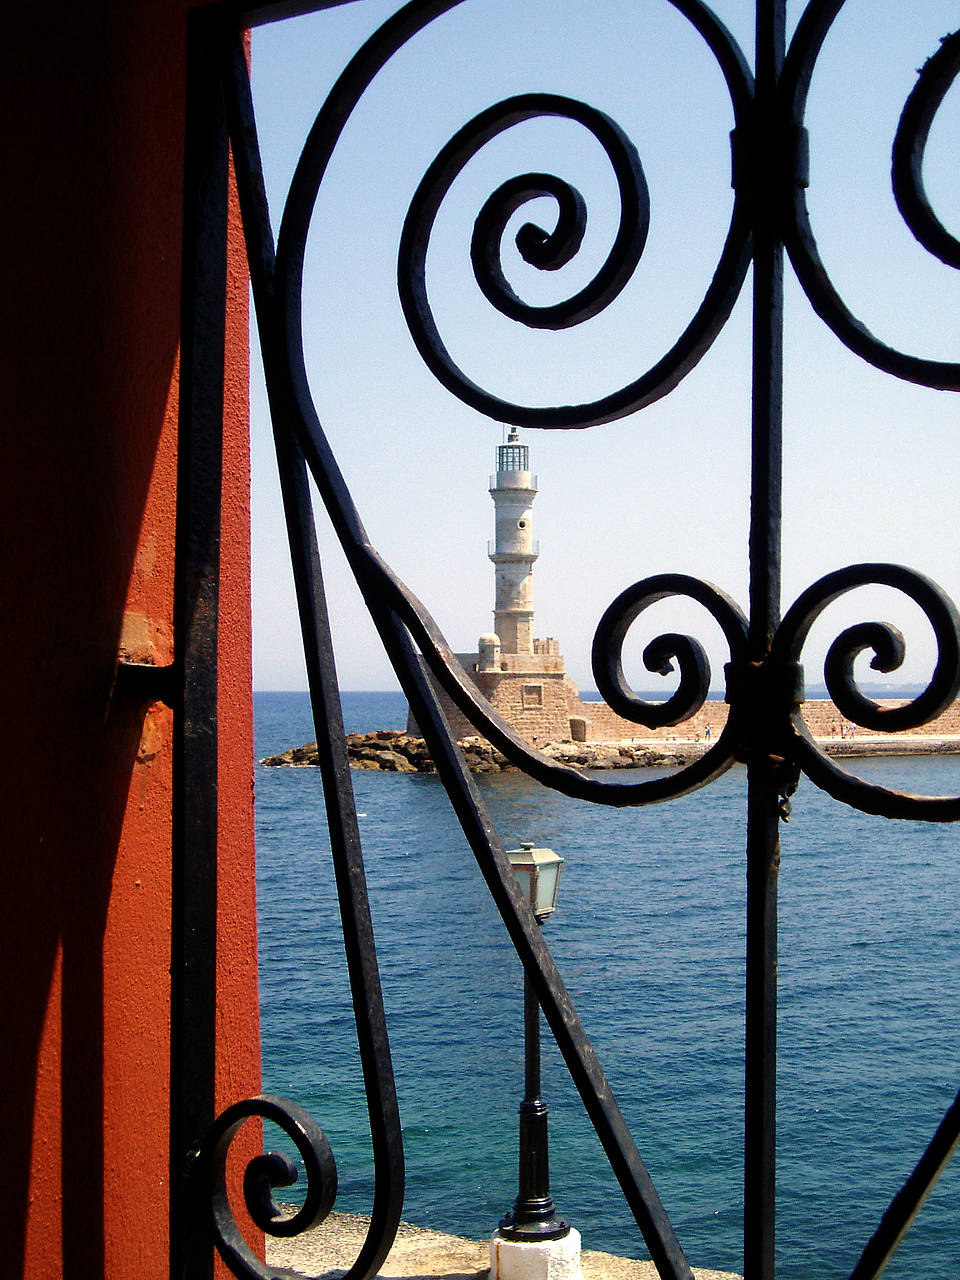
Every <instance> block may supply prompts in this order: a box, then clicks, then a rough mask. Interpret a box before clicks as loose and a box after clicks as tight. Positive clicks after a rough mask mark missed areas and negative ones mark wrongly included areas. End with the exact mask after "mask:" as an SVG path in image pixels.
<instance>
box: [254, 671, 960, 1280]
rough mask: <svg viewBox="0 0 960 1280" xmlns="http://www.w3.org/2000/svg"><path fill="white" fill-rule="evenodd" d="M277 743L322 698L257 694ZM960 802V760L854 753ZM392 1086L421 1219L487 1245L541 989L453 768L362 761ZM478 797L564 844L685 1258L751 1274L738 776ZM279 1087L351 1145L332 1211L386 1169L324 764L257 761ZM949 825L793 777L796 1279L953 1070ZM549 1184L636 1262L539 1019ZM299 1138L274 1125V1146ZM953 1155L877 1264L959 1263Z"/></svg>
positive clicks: (609, 1066)
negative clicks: (362, 1043)
mask: <svg viewBox="0 0 960 1280" xmlns="http://www.w3.org/2000/svg"><path fill="white" fill-rule="evenodd" d="M343 705H344V715H345V721H346V727H347V729H348V730H357V731H361V730H363V731H365V730H371V729H375V728H391V727H394V728H400V727H402V726H403V723H404V719H405V704H404V702H403V699H402V697H401V696H400V695H398V694H344V695H343ZM255 712H256V752H257V756H258V758H260V757H262V756H263V755H266V754H269V753H270V752H273V751H279V750H282V749H284V748H286V747H289V746H293V745H298V744H299V743H301V742H304V741H308V740H310V739H311V738H313V737H314V733H313V729H312V725H311V720H310V712H309V703H308V700H307V697H306V695H305V694H258V695H256V698H255ZM858 768H859V770H860V772H861V774H862V775H863V776H869V778H870V779H871V780H873V781H882V782H884V783H887V784H890V785H895V786H899V787H903V788H905V789H908V790H915V791H924V792H931V793H947V794H950V793H956V792H957V791H960V758H957V757H953V758H950V757H940V758H938V757H925V758H913V759H903V760H898V761H875V760H874V761H864V762H860V763H859V765H858ZM352 777H353V783H354V788H355V792H356V797H357V807H358V810H359V811H360V813H361V815H362V816H361V818H360V829H361V835H362V838H363V842H364V857H365V862H366V869H367V878H368V882H369V891H370V900H371V907H372V912H373V920H374V928H375V932H376V938H377V946H378V953H379V959H380V967H381V976H382V981H383V987H384V998H385V1002H386V1009H387V1018H388V1025H389V1031H390V1036H391V1048H392V1053H393V1058H394V1068H395V1071H396V1076H397V1084H398V1091H399V1098H400V1108H401V1118H402V1122H403V1129H404V1143H405V1150H406V1160H407V1195H406V1203H405V1210H404V1217H405V1218H406V1219H407V1220H408V1221H411V1222H415V1223H417V1224H419V1225H421V1226H427V1227H432V1228H435V1229H440V1230H447V1231H452V1232H456V1233H458V1234H463V1235H467V1236H472V1237H474V1238H477V1239H482V1238H483V1237H485V1236H486V1235H487V1234H489V1232H490V1231H491V1230H492V1229H493V1227H494V1226H495V1225H496V1223H497V1221H498V1219H499V1218H500V1217H501V1216H502V1214H503V1213H504V1212H505V1211H506V1210H507V1209H508V1208H509V1207H510V1206H511V1204H512V1201H513V1198H514V1196H515V1194H516V1107H517V1103H518V1101H519V1098H520V1095H521V1092H522V1080H523V1071H522V1034H521V1009H522V979H521V974H520V966H519V962H518V961H517V959H516V957H515V955H514V953H513V950H512V948H511V946H510V944H509V942H508V940H507V938H506V935H505V932H504V929H503V926H502V924H501V923H500V920H499V917H498V916H497V914H496V911H495V910H494V908H493V906H492V904H491V902H490V900H489V898H488V896H487V893H486V890H485V887H484V885H483V883H482V880H481V878H480V875H479V872H478V871H477V868H476V865H475V863H474V861H473V858H472V855H471V853H470V851H469V849H468V848H467V845H466V842H465V840H464V838H463V835H462V833H461V832H460V830H459V827H458V826H457V823H456V820H455V818H454V817H453V814H452V812H451V810H450V806H449V803H448V801H447V800H446V797H445V793H444V791H443V788H442V786H441V785H440V783H439V782H438V780H437V779H436V778H434V777H426V776H420V775H409V774H378V773H354V774H353V775H352ZM479 781H480V787H481V790H482V792H483V796H484V799H485V801H486V803H487V805H488V806H489V809H490V811H491V814H492V815H493V818H494V820H495V822H496V824H497V826H498V829H499V830H500V832H501V834H502V836H503V837H504V838H505V840H506V841H507V843H508V844H512V843H513V842H514V841H516V840H519V839H533V840H535V841H536V842H537V843H538V844H544V845H549V846H550V847H551V848H554V849H556V850H557V851H558V852H559V853H561V854H562V855H563V857H564V858H565V864H564V869H563V883H562V891H561V897H560V902H559V906H558V910H557V912H556V914H555V916H553V917H552V918H551V919H550V920H549V921H548V922H547V924H546V926H545V928H546V932H547V936H548V940H549V942H550V945H551V948H552V949H553V952H554V955H555V957H556V959H557V962H558V964H559V967H560V971H561V973H562V974H563V976H564V980H565V981H566V983H567V986H568V987H569V989H570V990H571V992H572V995H573V998H574V1002H575V1004H576V1005H577V1008H578V1011H579V1013H580V1016H581V1018H582V1020H583V1022H584V1024H585V1026H586V1029H587V1032H588V1034H589V1035H590V1038H591V1040H592V1042H593V1044H594V1047H595V1048H596V1049H597V1052H598V1054H599V1057H600V1059H601V1062H602V1063H603V1065H604V1069H605V1071H606V1073H607V1076H608V1079H609V1080H610V1082H611V1085H612V1088H613V1092H614V1095H615V1097H616V1098H617V1101H618V1103H619V1105H620V1108H621V1110H622V1111H623V1113H624V1115H625V1117H626V1119H627V1122H628V1124H629V1125H630V1127H631V1130H632V1132H633V1134H634V1137H635V1139H636V1141H637V1144H638V1146H639V1148H640V1151H641V1154H642V1156H643V1158H644V1161H645V1162H646V1164H647V1167H648V1169H649V1170H650V1172H651V1174H652V1176H653V1179H654V1182H655V1184H656V1186H657V1188H658V1190H659V1192H660V1195H661V1198H662V1199H663V1201H664V1203H665V1206H666V1208H667V1211H668V1212H669V1214H670V1216H671V1218H672V1220H673V1223H674V1226H675V1228H676V1230H677V1233H678V1235H679V1237H680V1241H681V1244H682V1245H683V1247H684V1249H685V1251H686V1253H687V1256H688V1258H689V1259H690V1260H691V1262H692V1263H693V1265H694V1266H698V1265H699V1266H712V1267H718V1268H722V1269H727V1270H733V1271H737V1270H740V1269H741V1267H742V1186H741V1184H742V1124H743V1106H742V1093H743V1064H742V1058H743V1046H742V1039H743V971H744V922H743V914H744V857H743V847H744V831H743V826H744V822H743V817H744V808H745V780H744V774H743V771H742V770H740V769H734V770H731V771H730V772H729V773H727V774H726V775H724V777H723V778H721V779H720V780H719V781H718V782H716V783H714V784H713V785H712V786H710V787H707V788H706V789H705V790H703V791H701V792H698V793H697V794H696V795H694V796H690V797H686V798H684V799H681V800H675V801H672V802H669V803H667V804H666V805H657V806H653V807H651V808H646V809H641V810H635V811H634V810H629V811H616V810H607V809H602V808H597V807H595V806H590V805H586V804H583V803H581V802H578V801H575V800H570V799H567V798H566V797H563V796H558V795H556V794H554V793H552V792H549V791H546V790H544V789H543V788H541V787H539V786H538V785H537V784H536V783H533V782H531V781H530V780H529V779H526V778H523V777H521V776H519V775H517V774H502V775H493V776H485V777H482V778H481V779H480V780H479ZM256 788H257V861H258V873H257V874H258V899H259V938H260V990H261V1019H262V1049H263V1075H264V1088H265V1090H266V1091H269V1092H276V1093H280V1094H283V1095H285V1096H288V1097H291V1098H294V1099H295V1100H296V1101H298V1102H300V1103H301V1104H302V1105H303V1106H305V1107H306V1108H307V1109H308V1110H309V1111H310V1113H311V1114H312V1115H313V1117H314V1118H315V1119H316V1121H317V1122H318V1123H319V1124H320V1125H321V1126H322V1127H323V1129H324V1130H325V1132H326V1133H327V1135H328V1137H329V1139H330V1141H331V1145H332V1147H333V1150H334V1153H335V1155H336V1158H337V1165H338V1171H339V1175H340V1188H341V1190H340V1193H339V1195H338V1200H337V1207H338V1208H340V1209H344V1210H349V1211H354V1212H365V1211H369V1207H370V1190H371V1180H372V1174H371V1164H370V1148H369V1138H368V1136H367V1133H366V1130H365V1109H364V1101H363V1092H362V1087H361V1084H360V1081H359V1073H358V1067H357V1059H356V1041H355V1034H354V1030H353V1015H352V1009H351V1005H350V999H349V993H348V989H347V983H346V975H345V966H344V962H343V948H342V942H341V939H340V933H339V920H338V915H337V909H336V900H335V895H334V890H333V883H332V873H331V868H330V859H329V847H328V844H327V841H326V835H325V825H324V816H323V802H322V796H321V791H320V783H319V775H318V773H317V771H316V770H313V769H266V768H259V767H258V769H257V775H256ZM958 852H960V830H955V829H953V828H951V827H949V826H939V825H935V824H930V825H927V824H921V823H901V822H897V823H894V822H886V821H883V820H881V819H876V818H871V817H869V816H866V815H863V814H859V813H857V812H855V811H853V810H850V809H847V808H845V807H844V806H842V805H839V804H837V803H836V802H834V801H832V800H830V799H829V797H827V796H825V795H823V794H822V793H821V792H819V791H817V789H816V788H815V787H814V786H813V785H812V784H811V783H810V782H809V781H806V780H804V781H803V782H802V783H801V787H800V790H799V792H798V794H797V796H796V797H795V800H794V806H793V816H792V819H791V821H790V823H789V825H788V826H786V827H785V828H784V830H783V838H782V869H781V878H780V895H781V898H780V901H781V909H780V964H779V984H780V1015H779V1029H778V1036H779V1103H778V1138H777V1145H778V1192H779V1202H778V1219H777V1220H778V1276H779V1277H781V1278H782V1280H827V1277H831V1278H832V1277H840V1276H846V1275H849V1273H850V1270H851V1269H852V1267H853V1265H854V1263H855V1262H856V1260H857V1257H858V1256H859V1252H860V1249H861V1248H862V1246H863V1244H864V1243H865V1241H866V1239H867V1238H868V1237H869V1235H870V1233H871V1232H872V1231H873V1229H874V1228H875V1226H876V1223H877V1221H878V1219H879V1216H880V1214H881V1213H882V1211H883V1209H884V1208H885V1207H886V1205H887V1203H888V1202H889V1200H890V1197H891V1196H892V1195H893V1193H894V1192H895V1191H896V1190H897V1189H898V1187H899V1186H900V1184H901V1182H902V1181H903V1179H904V1177H905V1176H906V1174H907V1173H908V1172H909V1171H910V1169H911V1168H912V1167H913V1164H914V1163H915V1161H916V1159H917V1158H918V1156H919V1155H920V1153H921V1151H922V1150H923V1147H924V1146H925V1145H926V1143H927V1141H929V1138H930V1136H931V1135H932V1133H933V1131H934V1129H935V1127H936V1125H937V1123H938V1122H939V1120H940V1118H941V1116H942V1115H943V1112H944V1111H945V1109H946V1107H947V1106H948V1105H949V1104H950V1102H951V1101H952V1100H953V1097H954V1095H955V1093H956V1091H957V1088H958V1086H960V1072H958V1054H957V1049H958V1043H960V966H958V964H957V951H958V940H960V859H958V856H957V855H958ZM544 1093H545V1096H546V1099H547V1102H548V1104H549V1107H550V1143H551V1184H552V1190H553V1194H554V1198H555V1200H556V1202H557V1206H558V1209H559V1210H560V1211H561V1212H563V1213H564V1214H566V1215H568V1216H569V1217H570V1219H571V1221H572V1222H573V1223H574V1225H575V1226H577V1227H578V1229H579V1230H580V1231H581V1233H582V1235H583V1240H584V1247H586V1248H594V1249H604V1250H608V1251H611V1252H615V1253H619V1254H622V1255H625V1256H636V1257H644V1256H646V1251H645V1249H644V1246H643V1242H642V1239H641V1237H640V1234H639V1231H638V1230H637V1228H636V1225H635V1224H634V1223H633V1220H632V1218H631V1217H630V1214H629V1212H628V1210H627V1209H626V1207H625V1205H624V1204H623V1202H622V1199H621V1197H620V1194H619V1190H618V1187H617V1184H616V1182H615V1179H614V1178H613V1175H612V1174H611V1173H610V1171H609V1168H608V1166H607V1163H606V1160H605V1157H604V1155H603V1153H602V1151H601V1149H600V1146H599V1143H598V1141H597V1139H596V1138H595V1136H594V1135H593V1132H592V1129H591V1128H590V1125H589V1122H588V1121H587V1120H586V1119H585V1117H584V1116H583V1113H582V1109H581V1107H580V1104H579V1099H578V1097H577V1095H576V1092H575V1090H574V1089H573V1087H572V1085H571V1084H570V1082H569V1079H568V1077H567V1075H566V1070H565V1067H564V1065H563V1063H562V1061H561V1059H560V1058H559V1055H558V1054H557V1052H556V1050H555V1047H554V1046H553V1045H552V1042H550V1041H549V1036H548V1035H547V1036H545V1043H544ZM275 1145H282V1144H275ZM958 1193H960V1162H957V1163H956V1164H955V1165H953V1166H950V1167H948V1169H947V1171H946V1173H945V1174H944V1176H943V1177H942V1178H941V1180H940V1182H939V1184H938V1186H937V1187H936V1188H935V1190H934V1192H933V1194H932V1195H931V1197H930V1199H929V1200H928V1201H927V1203H926V1205H925V1206H924V1208H923V1210H922V1212H921V1214H920V1216H919V1217H918V1219H917V1221H916V1223H915V1224H914V1226H913V1228H912V1229H911V1231H910V1232H909V1233H908V1235H907V1237H906V1239H905V1241H904V1243H903V1245H902V1246H901V1249H900V1251H899V1253H898V1254H897V1255H896V1257H895V1258H894V1260H893V1262H892V1263H891V1265H890V1267H889V1269H888V1271H887V1272H886V1275H887V1276H889V1277H892V1278H893V1280H906V1278H907V1277H909V1278H910V1280H934V1277H937V1278H938V1280H939V1278H940V1277H943V1276H944V1275H947V1274H955V1273H956V1271H957V1268H958V1264H960V1202H958V1201H960V1194H958Z"/></svg>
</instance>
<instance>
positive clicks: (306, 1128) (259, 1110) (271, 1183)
mask: <svg viewBox="0 0 960 1280" xmlns="http://www.w3.org/2000/svg"><path fill="white" fill-rule="evenodd" d="M254 1116H259V1117H260V1118H261V1119H262V1120H269V1121H271V1122H272V1123H273V1124H275V1125H277V1126H278V1128H280V1129H282V1130H283V1132H284V1133H285V1134H287V1136H288V1137H289V1138H291V1139H292V1140H293V1142H294V1144H295V1145H296V1148H297V1150H298V1151H299V1152H300V1156H301V1158H302V1160H303V1163H304V1168H305V1170H306V1175H307V1192H306V1198H305V1200H304V1203H303V1205H302V1207H301V1208H300V1209H298V1210H297V1212H296V1213H295V1214H293V1215H292V1216H291V1217H289V1218H286V1217H284V1216H283V1211H282V1210H281V1209H280V1207H279V1206H278V1205H277V1204H276V1202H275V1201H274V1199H273V1191H274V1190H275V1189H276V1188H277V1187H288V1186H290V1185H292V1184H293V1183H294V1182H295V1181H296V1180H297V1169H296V1166H295V1165H294V1164H293V1162H292V1161H291V1160H290V1159H289V1158H288V1157H287V1156H285V1155H282V1154H280V1153H278V1152H268V1153H266V1154H264V1155H261V1156H255V1157H254V1158H253V1159H252V1160H251V1161H250V1162H249V1163H248V1165H247V1167H246V1169H245V1171H244V1177H243V1192H244V1201H245V1203H246V1207H247V1212H248V1213H249V1214H250V1217H251V1218H252V1219H253V1221H254V1223H255V1224H256V1225H257V1226H258V1227H259V1228H260V1229H261V1231H265V1232H266V1233H267V1234H268V1235H271V1236H278V1237H281V1236H282V1237H290V1236H295V1235H300V1234H301V1233H302V1232H304V1231H309V1230H310V1229H311V1228H312V1227H315V1226H317V1225H318V1224H319V1223H321V1222H323V1220H324V1218H326V1217H327V1215H328V1214H329V1212H330V1210H331V1209H332V1208H333V1202H334V1200H335V1199H336V1195H337V1166H336V1162H335V1161H334V1158H333V1153H332V1151H331V1150H330V1144H329V1143H328V1142H327V1139H326V1135H325V1134H324V1132H323V1130H322V1129H321V1128H320V1127H319V1126H318V1125H316V1124H315V1123H314V1121H313V1120H312V1119H311V1118H310V1116H309V1115H308V1114H307V1113H306V1111H304V1110H303V1108H302V1107H299V1106H298V1105H297V1104H296V1103H295V1102H289V1101H288V1100H287V1099H286V1098H278V1097H274V1096H271V1095H264V1096H261V1097H258V1098H247V1099H245V1100H244V1101H243V1102H237V1103H234V1105H233V1106H230V1107H227V1109H226V1110H225V1111H224V1112H223V1113H222V1114H221V1115H220V1116H218V1117H217V1119H216V1120H215V1121H214V1123H213V1124H212V1125H211V1127H210V1130H209V1131H208V1133H207V1134H206V1136H205V1138H204V1140H203V1143H202V1145H201V1148H200V1151H199V1153H198V1156H197V1162H196V1175H197V1177H198V1179H200V1180H202V1183H203V1186H204V1191H205V1193H206V1194H207V1195H208V1196H209V1198H210V1203H211V1206H212V1211H213V1234H214V1240H215V1243H216V1246H217V1249H218V1251H219V1253H220V1256H221V1257H222V1258H223V1260H224V1262H225V1263H226V1264H227V1266H228V1267H229V1268H230V1270H231V1271H232V1272H233V1273H234V1275H237V1276H244V1277H249V1280H272V1278H273V1277H275V1276H276V1274H277V1273H276V1272H275V1271H274V1270H273V1269H272V1268H270V1267H267V1266H265V1265H264V1264H263V1263H262V1262H261V1261H260V1260H259V1258H257V1257H256V1255H255V1254H254V1253H253V1251H252V1250H251V1249H250V1246H249V1245H248V1244H247V1242H246V1240H245V1239H244V1237H243V1233H242V1232H241V1231H240V1228H239V1227H238V1225H237V1221H236V1218H235V1217H234V1215H233V1209H232V1207H231V1205H230V1197H229V1195H228V1194H227V1177H226V1168H227V1155H228V1153H229V1150H230V1144H231V1143H232V1142H233V1139H234V1137H235V1136H236V1134H237V1133H238V1132H239V1130H240V1129H241V1128H242V1127H243V1125H244V1124H245V1123H246V1122H247V1121H248V1120H250V1119H251V1118H252V1117H254Z"/></svg>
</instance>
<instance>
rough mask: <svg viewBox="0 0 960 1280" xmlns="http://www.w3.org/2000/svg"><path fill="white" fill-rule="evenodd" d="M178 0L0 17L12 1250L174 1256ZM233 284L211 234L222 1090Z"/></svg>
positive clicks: (252, 956) (235, 1021)
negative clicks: (135, 663) (155, 689)
mask: <svg viewBox="0 0 960 1280" xmlns="http://www.w3.org/2000/svg"><path fill="white" fill-rule="evenodd" d="M187 8H188V5H187V3H186V0H153V2H150V0H144V2H143V3H138V4H124V5H117V4H113V3H109V2H108V0H100V2H97V3H85V4H82V5H75V4H71V5H67V4H65V3H54V4H45V5H17V6H13V7H11V10H10V12H9V13H8V14H7V15H6V22H5V29H4V43H3V54H2V58H3V69H2V75H0V84H2V86H3V89H2V92H3V93H4V94H5V95H6V97H7V99H8V101H7V103H6V106H7V111H6V113H5V118H6V119H7V120H8V121H14V122H15V125H14V126H11V127H10V128H8V129H6V130H5V131H4V134H3V140H2V143H0V146H2V148H3V172H4V174H5V177H6V184H5V185H6V190H7V195H6V198H5V200H4V206H5V212H6V214H7V217H8V235H7V243H8V248H10V251H8V253H7V255H6V258H5V288H4V290H3V292H2V295H0V296H2V299H3V301H2V304H0V305H2V306H3V307H4V310H5V313H6V314H5V315H4V324H3V329H4V334H5V338H4V344H3V353H4V363H5V369H4V379H3V381H4V391H5V396H4V399H5V402H6V405H7V408H8V415H7V421H6V423H5V430H4V435H3V440H2V446H0V447H2V463H0V526H2V527H0V544H2V545H3V547H4V554H3V560H2V573H3V599H4V613H5V619H4V654H5V657H6V664H7V670H6V677H7V678H6V680H5V706H4V716H3V721H2V726H0V741H2V743H3V755H2V761H3V777H4V782H5V785H6V794H7V797H8V798H7V801H6V803H5V806H4V828H5V830H4V835H5V840H4V853H3V857H4V873H5V874H4V893H3V896H2V902H3V906H2V908H0V909H2V911H3V927H2V929H0V939H2V941H0V959H2V964H3V970H4V974H5V981H4V983H3V984H2V985H0V1026H2V1027H3V1028H4V1040H5V1045H6V1050H5V1082H4V1083H5V1088H4V1095H3V1098H2V1101H0V1150H2V1151H3V1160H2V1161H0V1203H2V1204H3V1206H4V1224H5V1231H4V1242H3V1257H4V1268H3V1269H4V1274H9V1275H11V1276H16V1275H21V1274H22V1275H25V1276H29V1277H31V1278H34V1277H37V1278H40V1277H44V1278H45V1277H50V1280H54V1278H59V1277H63V1276H69V1277H87V1276H89V1277H98V1276H108V1277H123V1280H139V1278H140V1277H143V1280H146V1278H147V1277H150V1280H156V1277H158V1276H162V1275H164V1274H166V1272H167V1267H168V1261H167V1259H168V1212H169V1210H168V1184H169V1016H170V1009H169V991H170V977H169V967H170V918H171V903H170V867H171V786H172V780H171V756H172V746H173V741H172V731H173V725H172V715H171V713H170V712H169V711H168V710H167V709H166V708H164V707H163V706H160V705H159V704H157V705H154V706H151V707H146V708H144V707H138V706H136V705H134V704H132V703H130V702H123V701H121V700H120V699H118V698H114V697H113V696H112V686H113V678H114V672H115V667H116V660H117V655H118V652H119V650H120V648H121V645H125V646H126V647H127V648H128V650H129V651H130V652H131V653H133V654H135V655H136V656H141V657H148V658H151V657H152V659H153V660H155V661H158V662H164V661H168V660H169V659H170V657H171V656H172V645H173V547H174V521H175V516H176V461H177V393H178V360H179V352H178V340H179V325H180V314H179V310H180V257H181V234H182V232H181V221H182V219H181V202H182V170H183V138H184V88H185V79H184V77H185V52H186V11H187ZM246 300H247V286H246V281H245V272H244V269H243V262H242V253H241V249H240V245H239V242H238V241H236V240H235V243H234V245H233V249H232V251H231V303H230V314H229V335H228V343H229V347H228V349H229V353H230V374H229V379H228V386H227V439H226V470H227V480H226V500H225V505H224V521H223V547H224V588H223V591H222V593H221V619H220V621H221V637H222V643H221V654H220V656H221V680H222V684H221V718H220V727H221V735H222V737H221V743H222V747H223V749H222V755H221V794H220V807H221V822H222V827H221V830H222V836H223V847H224V849H225V851H226V855H227V858H228V860H229V863H230V865H227V866H225V867H224V872H223V883H224V885H225V886H227V887H225V889H224V894H223V897H222V902H221V915H222V922H223V927H222V930H221V935H222V936H221V946H220V973H221V977H222V983H221V990H220V1010H221V1013H220V1025H219V1035H220V1042H219V1048H220V1059H221V1063H222V1070H221V1078H220V1083H219V1089H220V1093H221V1097H222V1099H223V1100H228V1099H229V1100H232V1099H233V1098H235V1097H238V1096H241V1095H242V1094H248V1093H251V1092H256V1090H257V1087H258V1075H259V1065H258V1033H257V1005H256V970H255V963H256V953H255V933H254V923H255V918H254V889H253V837H252V794H251V787H252V764H251V762H252V745H251V733H252V729H251V715H250V705H251V699H250V672H249V594H248V587H249V571H248V556H249V551H248V545H249V539H248V514H247V513H248V499H247V486H248V479H247V472H248V462H247V447H248V446H247V367H246V366H247V336H246V335H247V317H246V306H247V301H246Z"/></svg>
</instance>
